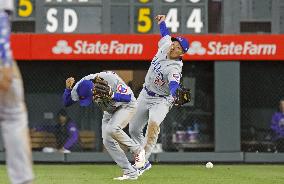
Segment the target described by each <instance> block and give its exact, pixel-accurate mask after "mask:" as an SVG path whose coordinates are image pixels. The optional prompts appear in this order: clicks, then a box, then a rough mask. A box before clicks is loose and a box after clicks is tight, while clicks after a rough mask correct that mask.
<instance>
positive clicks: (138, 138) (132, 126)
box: [129, 91, 149, 145]
mask: <svg viewBox="0 0 284 184" xmlns="http://www.w3.org/2000/svg"><path fill="white" fill-rule="evenodd" d="M148 118H149V109H148V104H147V99H146V98H145V96H144V94H143V91H142V92H141V93H140V94H139V97H138V105H137V109H136V113H135V114H134V116H133V117H132V119H131V120H130V122H129V134H130V135H131V138H132V139H133V140H134V141H135V142H137V143H139V144H140V145H144V135H143V129H144V127H145V126H146V124H147V122H148Z"/></svg>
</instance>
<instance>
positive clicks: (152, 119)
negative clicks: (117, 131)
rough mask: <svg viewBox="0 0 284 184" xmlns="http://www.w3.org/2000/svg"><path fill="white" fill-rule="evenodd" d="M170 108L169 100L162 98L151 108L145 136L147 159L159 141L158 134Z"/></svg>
mask: <svg viewBox="0 0 284 184" xmlns="http://www.w3.org/2000/svg"><path fill="white" fill-rule="evenodd" d="M169 110H170V105H169V104H168V102H166V101H164V100H161V101H160V102H159V103H157V104H155V105H153V106H152V107H150V109H149V122H148V126H147V131H146V136H145V143H144V144H145V147H144V149H145V152H146V160H148V159H149V157H150V155H151V152H152V149H153V148H154V146H155V145H156V143H157V139H158V135H159V133H160V124H161V123H162V121H163V120H164V119H165V117H166V115H167V113H168V112H169Z"/></svg>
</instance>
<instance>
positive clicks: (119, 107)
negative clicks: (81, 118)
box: [71, 71, 141, 176]
mask: <svg viewBox="0 0 284 184" xmlns="http://www.w3.org/2000/svg"><path fill="white" fill-rule="evenodd" d="M96 76H99V77H101V78H103V79H104V80H106V81H107V82H108V84H109V86H110V87H111V89H112V91H113V92H117V93H120V94H131V100H130V102H116V101H114V100H101V99H96V101H95V102H96V103H97V104H98V105H99V107H100V108H101V109H102V110H103V112H104V114H103V120H102V138H103V144H104V145H105V147H106V149H107V150H108V152H109V154H110V155H111V157H112V158H113V159H114V161H115V162H116V163H117V164H118V165H119V166H120V167H121V168H122V169H123V171H124V174H126V175H130V176H131V175H137V171H136V169H134V168H133V167H132V165H131V164H130V162H129V161H128V159H127V157H126V155H125V153H124V151H123V150H122V149H121V147H120V146H119V143H120V144H122V145H125V146H127V147H128V148H129V149H130V151H131V152H133V153H135V154H137V153H139V152H140V150H141V146H140V144H138V143H135V142H134V141H133V140H132V139H131V138H130V137H129V136H128V135H127V134H126V133H125V132H124V131H123V130H122V129H123V128H124V127H126V125H127V124H128V123H129V121H130V119H131V118H132V116H133V114H134V113H135V112H136V106H137V101H136V99H135V97H134V95H133V92H132V90H131V89H130V87H128V86H127V85H126V84H125V83H124V82H123V80H122V79H121V78H120V77H119V76H118V75H117V74H116V73H114V72H111V71H107V72H100V73H96V74H90V75H88V76H85V77H83V78H82V79H81V80H80V81H78V82H77V83H76V84H75V86H74V87H73V89H72V91H71V97H72V100H73V101H78V100H79V96H78V93H77V88H78V85H79V84H80V82H82V81H83V80H91V79H94V78H95V77H96Z"/></svg>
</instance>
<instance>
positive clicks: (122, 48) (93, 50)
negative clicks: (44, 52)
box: [52, 40, 143, 55]
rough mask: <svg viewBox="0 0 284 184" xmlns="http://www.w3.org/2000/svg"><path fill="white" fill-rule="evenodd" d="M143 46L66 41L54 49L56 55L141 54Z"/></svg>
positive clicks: (61, 41)
mask: <svg viewBox="0 0 284 184" xmlns="http://www.w3.org/2000/svg"><path fill="white" fill-rule="evenodd" d="M142 51H143V45H142V44H141V43H120V42H119V41H118V40H112V41H111V42H110V43H102V42H101V41H91V42H89V41H86V40H76V41H75V42H74V43H72V45H69V43H68V42H67V41H66V40H59V41H57V44H56V46H54V47H53V48H52V52H53V53H54V54H71V53H73V54H118V55H120V54H141V53H142Z"/></svg>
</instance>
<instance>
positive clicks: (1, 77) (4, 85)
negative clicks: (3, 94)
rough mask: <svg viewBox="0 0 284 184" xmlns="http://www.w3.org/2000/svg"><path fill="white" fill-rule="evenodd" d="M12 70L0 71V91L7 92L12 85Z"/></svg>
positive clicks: (2, 69)
mask: <svg viewBox="0 0 284 184" xmlns="http://www.w3.org/2000/svg"><path fill="white" fill-rule="evenodd" d="M12 76H13V71H12V68H1V69H0V91H7V90H8V89H9V88H10V86H11V83H12Z"/></svg>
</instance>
